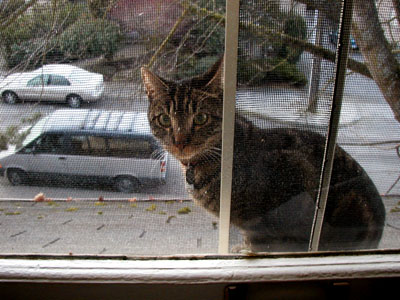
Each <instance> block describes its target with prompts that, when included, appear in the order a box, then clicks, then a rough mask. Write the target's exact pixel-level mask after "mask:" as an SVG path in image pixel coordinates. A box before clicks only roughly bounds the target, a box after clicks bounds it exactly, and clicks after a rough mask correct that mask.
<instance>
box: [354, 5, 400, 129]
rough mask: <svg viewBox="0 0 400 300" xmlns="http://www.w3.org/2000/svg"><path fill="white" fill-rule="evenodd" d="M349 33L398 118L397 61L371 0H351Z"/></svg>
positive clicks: (399, 75)
mask: <svg viewBox="0 0 400 300" xmlns="http://www.w3.org/2000/svg"><path fill="white" fill-rule="evenodd" d="M352 33H353V36H354V38H355V40H356V41H357V44H358V46H359V47H360V50H361V52H362V54H363V56H364V58H365V63H366V65H367V67H368V69H369V71H370V72H371V75H372V77H373V79H374V80H375V82H376V84H377V85H378V86H379V88H380V90H381V92H382V94H383V96H384V97H385V100H386V101H387V103H388V104H389V105H390V107H391V109H392V111H393V113H394V115H395V117H396V119H397V121H399V122H400V65H399V63H398V62H397V60H396V58H395V56H394V55H393V53H392V51H391V48H390V45H389V43H388V41H387V39H386V37H385V34H384V32H383V29H382V27H381V25H380V22H379V18H378V12H377V9H376V6H375V2H374V1H373V0H354V10H353V30H352Z"/></svg>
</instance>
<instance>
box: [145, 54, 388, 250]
mask: <svg viewBox="0 0 400 300" xmlns="http://www.w3.org/2000/svg"><path fill="white" fill-rule="evenodd" d="M222 66H223V62H222V60H220V61H218V62H217V63H216V64H214V65H213V66H212V67H211V68H210V70H208V71H207V72H206V73H205V74H203V75H201V76H199V77H194V78H191V79H188V80H184V81H179V82H172V81H168V80H165V79H162V78H160V77H159V76H157V75H155V74H154V73H152V72H150V71H149V70H148V69H146V68H144V67H143V68H142V70H141V72H142V79H143V83H144V86H145V89H146V93H147V96H148V99H149V101H150V105H149V109H148V118H149V122H150V125H151V128H152V131H153V134H154V135H155V136H156V138H158V139H159V140H160V141H161V143H162V144H163V146H164V148H165V149H166V150H167V151H169V152H170V153H172V154H173V155H174V156H175V157H176V158H177V159H178V160H179V161H180V162H181V163H182V166H183V169H184V170H185V177H186V181H187V183H188V184H189V185H190V186H191V189H190V194H191V196H192V197H193V199H194V200H195V202H196V203H198V204H200V205H201V206H203V207H204V208H205V209H207V210H208V211H210V212H212V213H213V214H216V215H218V213H219V196H220V171H221V170H220V160H221V134H222V128H221V124H222V99H223V90H222V73H223V72H222ZM324 146H325V139H324V137H322V136H321V135H319V134H317V133H314V132H311V131H303V130H301V131H300V130H298V129H294V128H271V129H261V128H258V127H256V126H254V125H253V124H252V123H251V122H250V121H248V120H246V119H245V118H243V117H241V116H238V115H237V116H236V121H235V141H234V159H233V179H232V180H233V181H232V202H231V221H232V223H233V224H235V225H236V226H238V227H239V228H240V229H242V231H243V232H244V235H245V239H246V243H247V247H250V248H251V250H252V251H306V250H307V249H308V243H309V238H310V232H311V225H312V220H313V215H314V203H315V199H316V197H317V190H318V183H319V179H320V176H321V171H320V170H321V165H322V156H323V153H324ZM384 221H385V209H384V206H383V203H382V200H381V198H380V196H379V194H378V191H377V189H376V187H375V186H374V184H373V182H372V181H371V179H370V178H369V177H368V175H367V174H366V172H365V171H364V170H363V169H362V168H361V166H360V165H359V164H358V163H357V162H356V161H355V160H354V159H353V158H351V157H350V155H349V154H347V153H346V152H345V151H344V150H343V149H341V148H340V147H336V153H335V161H334V167H333V174H332V179H331V186H330V193H329V197H328V203H327V207H326V213H325V218H324V225H323V228H322V234H321V239H320V246H319V249H320V250H348V249H368V248H377V246H378V243H379V241H380V238H381V235H382V230H383V227H384Z"/></svg>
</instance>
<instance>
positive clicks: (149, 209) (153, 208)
mask: <svg viewBox="0 0 400 300" xmlns="http://www.w3.org/2000/svg"><path fill="white" fill-rule="evenodd" d="M156 209H157V207H156V205H155V204H152V205H150V206H149V207H148V208H146V211H155V210H156Z"/></svg>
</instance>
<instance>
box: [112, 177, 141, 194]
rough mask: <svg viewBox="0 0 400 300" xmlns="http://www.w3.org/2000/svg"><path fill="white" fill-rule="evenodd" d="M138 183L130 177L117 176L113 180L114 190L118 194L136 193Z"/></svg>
mask: <svg viewBox="0 0 400 300" xmlns="http://www.w3.org/2000/svg"><path fill="white" fill-rule="evenodd" d="M139 187H140V182H139V181H138V180H137V179H136V178H135V177H132V176H119V177H117V178H115V188H116V189H117V190H118V191H119V192H123V193H132V192H136V191H138V189H139Z"/></svg>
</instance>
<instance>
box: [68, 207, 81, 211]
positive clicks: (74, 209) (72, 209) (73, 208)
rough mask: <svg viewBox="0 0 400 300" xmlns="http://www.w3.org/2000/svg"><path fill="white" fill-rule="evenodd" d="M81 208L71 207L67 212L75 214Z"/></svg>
mask: <svg viewBox="0 0 400 300" xmlns="http://www.w3.org/2000/svg"><path fill="white" fill-rule="evenodd" d="M78 209H79V208H77V207H69V208H67V209H66V210H65V211H68V212H74V211H77V210H78Z"/></svg>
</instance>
